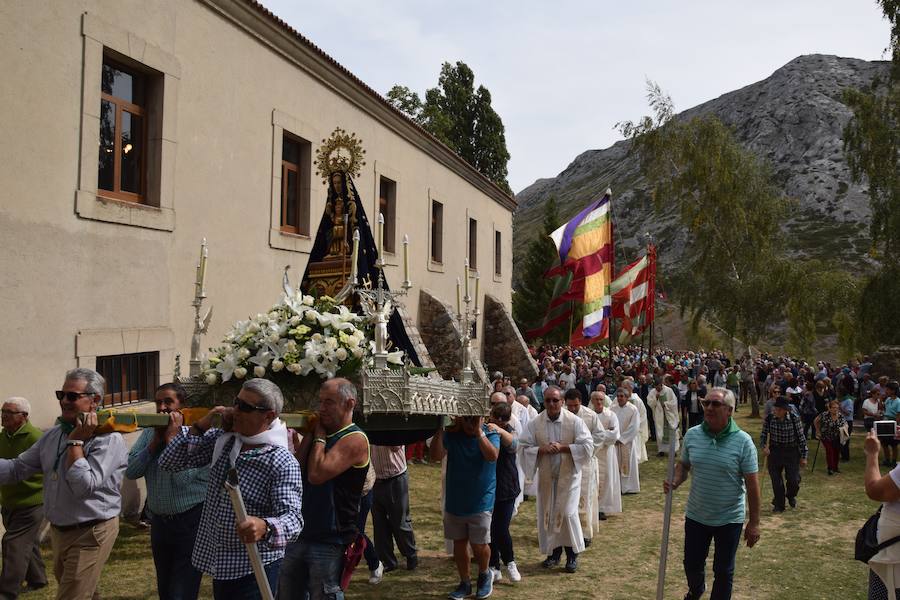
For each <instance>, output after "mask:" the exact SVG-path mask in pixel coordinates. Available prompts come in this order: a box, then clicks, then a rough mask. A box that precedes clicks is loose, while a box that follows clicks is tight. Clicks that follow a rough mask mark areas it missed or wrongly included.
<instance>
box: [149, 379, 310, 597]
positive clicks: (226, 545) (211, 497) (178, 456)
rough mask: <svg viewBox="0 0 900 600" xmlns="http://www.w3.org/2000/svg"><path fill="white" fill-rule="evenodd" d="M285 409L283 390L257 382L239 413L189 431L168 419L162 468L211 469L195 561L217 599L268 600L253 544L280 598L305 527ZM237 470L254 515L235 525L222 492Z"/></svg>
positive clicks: (246, 388)
mask: <svg viewBox="0 0 900 600" xmlns="http://www.w3.org/2000/svg"><path fill="white" fill-rule="evenodd" d="M283 407H284V397H283V396H282V394H281V390H280V389H279V388H278V386H277V385H275V384H274V383H273V382H272V381H269V380H268V379H259V378H257V379H250V380H248V381H245V382H244V384H243V385H242V386H241V391H240V392H239V393H238V395H237V398H235V400H234V406H233V407H224V406H216V407H215V408H213V409H212V410H211V411H210V412H209V414H207V415H206V416H205V417H203V418H202V419H200V420H199V421H197V422H196V423H194V424H193V425H192V426H191V427H190V429H188V430H187V431H185V430H184V429H183V428H182V424H183V422H184V417H183V416H182V414H181V413H180V412H177V411H176V412H172V413H170V414H169V428H168V429H167V430H166V434H165V442H166V449H165V450H163V452H162V454H161V455H160V457H159V466H160V467H161V468H162V469H164V470H166V471H172V472H174V471H183V470H185V469H192V468H193V469H196V468H202V467H206V466H207V465H208V466H209V485H208V486H207V489H206V500H205V501H204V503H203V510H202V513H201V516H200V526H199V527H198V529H197V538H196V542H195V543H194V551H193V554H192V555H191V562H192V563H193V565H194V567H196V568H197V569H199V570H200V571H202V572H204V573H208V574H210V575H212V578H213V596H214V597H215V598H228V599H240V600H255V599H258V598H261V594H260V590H259V586H258V584H257V582H256V578H255V577H254V574H253V567H252V565H251V564H250V558H249V556H248V553H247V548H246V546H245V545H246V544H250V543H256V547H257V548H258V549H259V555H260V558H261V559H262V563H263V565H264V567H265V573H266V578H267V579H268V580H269V586H270V587H271V589H272V591H273V592H275V591H276V589H277V584H278V574H279V569H280V567H281V563H282V559H283V558H284V552H285V547H286V546H287V544H288V542H291V541H293V540H294V539H296V538H297V536H298V535H299V533H300V530H301V529H302V528H303V516H302V514H301V511H300V504H301V491H302V490H301V482H300V466H299V465H298V464H297V461H296V460H295V459H294V457H293V455H292V454H291V452H290V450H288V431H287V428H286V427H285V425H284V423H283V422H282V421H281V419H279V418H278V416H279V415H280V414H281V410H282V408H283ZM216 418H218V419H221V424H220V425H219V426H213V419H216ZM232 467H233V468H234V469H236V470H237V474H238V480H239V481H240V487H241V494H242V495H243V498H244V503H245V504H246V507H247V515H248V517H247V519H246V520H245V521H243V522H242V523H239V524H237V525H236V526H235V520H236V517H235V514H234V508H233V507H232V504H231V500H230V499H229V497H228V494H226V493H225V491H224V489H223V488H224V485H225V479H226V477H227V476H228V472H229V471H230V470H231V468H232Z"/></svg>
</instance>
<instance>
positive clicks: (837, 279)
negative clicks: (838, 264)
mask: <svg viewBox="0 0 900 600" xmlns="http://www.w3.org/2000/svg"><path fill="white" fill-rule="evenodd" d="M793 270H794V272H793V273H792V274H791V275H790V277H789V279H790V281H792V282H802V283H801V285H800V286H796V285H795V286H792V289H791V291H790V292H789V293H787V294H786V295H785V296H784V297H785V298H786V300H787V301H786V302H785V311H786V314H787V317H788V341H787V351H788V352H790V353H791V354H792V355H795V356H801V357H804V358H806V359H808V360H810V359H813V358H815V357H814V356H813V354H812V353H813V344H814V343H815V342H816V340H817V339H818V338H819V335H820V333H826V332H827V333H831V332H836V333H837V337H838V350H839V353H840V357H841V359H843V360H849V359H850V358H852V357H853V356H855V355H856V349H857V345H858V337H859V336H858V333H859V328H858V327H857V326H855V325H854V321H855V309H856V305H857V303H858V302H859V294H860V289H859V281H858V279H857V278H856V277H854V276H853V275H851V274H850V273H847V272H846V271H834V270H831V269H829V266H828V265H827V264H825V263H823V262H821V261H810V262H807V263H798V264H797V265H796V266H795V267H794V269H793Z"/></svg>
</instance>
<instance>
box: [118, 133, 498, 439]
mask: <svg viewBox="0 0 900 600" xmlns="http://www.w3.org/2000/svg"><path fill="white" fill-rule="evenodd" d="M361 146H362V145H361V142H360V140H359V139H358V138H356V136H355V135H354V134H350V133H347V132H345V131H344V130H342V129H340V128H338V129H335V131H334V132H333V133H332V135H331V136H330V137H329V138H328V139H325V140H322V144H321V147H320V149H319V150H318V152H317V158H316V165H317V168H318V172H317V174H319V175H321V176H322V177H323V182H324V183H325V184H326V185H327V186H328V200H327V203H326V209H325V213H324V214H323V216H322V220H321V223H320V225H319V228H318V232H317V235H316V239H315V243H314V245H313V250H312V253H311V254H310V260H309V263H308V265H307V268H306V273H305V276H304V277H303V279H302V280H301V281H300V282H299V283H298V285H297V286H296V288H293V287H292V286H291V285H290V281H289V277H288V271H287V267H286V268H285V272H284V275H283V279H282V291H283V296H282V299H281V302H279V303H278V304H277V305H275V306H273V307H272V309H271V310H270V311H268V312H267V313H260V314H258V315H257V317H251V318H250V319H248V320H246V321H239V322H238V323H236V324H235V325H234V327H233V328H232V330H231V331H230V332H229V333H228V334H227V335H226V339H225V340H224V341H223V346H221V347H219V348H215V349H211V351H212V355H210V356H205V355H204V353H203V352H201V350H200V349H201V346H202V343H201V340H202V337H203V335H204V334H205V333H206V332H207V330H208V328H209V324H210V319H211V316H212V309H209V310H208V311H207V312H206V313H205V314H203V312H202V305H203V302H204V300H205V299H206V297H207V296H206V289H205V279H206V274H207V264H208V256H209V251H208V247H207V244H206V240H205V239H204V240H203V243H202V245H201V252H200V261H199V263H198V264H197V267H196V275H197V278H196V282H195V285H194V289H195V297H194V300H193V302H192V307H193V309H194V330H193V335H192V341H191V356H190V372H189V375H188V376H187V377H182V376H181V374H180V373H177V372H176V379H177V380H178V381H179V382H180V383H182V385H184V386H185V388H186V389H187V392H188V404H189V405H191V406H193V407H197V409H196V410H195V411H193V414H191V411H186V412H187V414H186V421H191V420H193V419H197V418H200V417H201V416H202V414H203V413H204V412H205V411H204V410H203V407H210V406H214V405H221V404H225V405H230V404H231V402H232V401H233V399H234V397H235V395H236V394H237V391H238V389H239V387H240V384H242V383H243V381H245V380H246V379H248V378H251V377H265V378H269V379H272V380H273V381H275V382H276V383H277V384H278V385H279V387H280V388H281V389H282V391H283V393H284V396H285V402H286V407H285V412H284V413H283V414H282V415H281V419H282V420H283V421H284V422H285V424H286V425H287V426H288V427H295V428H300V429H302V428H304V427H305V425H306V423H307V420H308V419H309V417H310V415H311V414H312V410H313V409H314V408H315V406H316V402H317V392H318V387H319V385H320V384H321V382H322V381H323V380H324V379H326V378H328V377H330V376H335V375H341V376H345V377H347V378H348V379H350V380H351V381H353V382H354V383H356V384H357V387H358V389H359V393H360V398H359V402H358V405H357V408H356V412H355V414H354V420H355V421H356V422H357V424H358V425H360V427H362V428H363V429H364V430H366V431H367V433H369V434H370V437H371V438H372V440H373V442H374V443H378V442H379V440H387V441H385V442H384V443H400V444H402V443H407V442H411V441H414V440H417V439H424V438H425V437H428V436H430V435H431V433H433V432H434V430H435V429H436V428H437V426H438V424H439V423H440V422H441V421H442V420H443V418H444V417H448V416H449V417H453V416H483V415H485V414H486V413H487V411H488V409H489V389H488V385H487V382H485V381H482V380H481V378H480V377H479V376H478V374H477V372H476V371H475V369H474V368H473V362H472V350H471V340H472V332H471V330H472V326H473V324H474V322H475V320H476V319H477V317H478V314H479V310H478V286H479V279H478V276H477V274H474V283H475V296H474V298H473V297H472V296H471V295H470V294H469V288H470V285H469V283H470V279H471V278H473V277H472V275H473V274H471V273H470V270H469V268H468V260H466V261H465V262H466V264H465V266H464V276H463V279H464V281H465V295H464V297H462V302H461V301H460V291H459V288H460V281H459V279H458V280H457V302H456V318H457V320H458V323H459V329H460V331H461V332H462V337H461V339H460V341H459V344H460V346H459V348H460V349H459V357H460V366H461V369H460V378H459V379H458V380H454V379H442V378H440V377H439V376H437V374H436V373H435V372H433V370H429V369H423V368H421V366H420V365H417V364H416V363H417V362H419V358H418V356H417V354H416V351H415V349H414V348H413V345H412V343H411V342H410V339H409V335H408V332H406V330H405V324H404V321H403V319H402V318H401V317H400V315H399V314H398V312H397V310H398V309H401V310H402V308H403V304H402V299H403V297H405V296H406V295H407V294H408V292H409V290H410V289H411V288H412V283H411V281H410V277H409V256H408V237H407V236H404V240H403V281H402V283H401V285H400V289H399V290H391V289H390V288H389V286H388V284H387V280H386V278H385V274H384V267H385V265H386V263H385V260H384V256H383V248H384V217H383V215H381V214H379V218H378V227H377V238H376V237H375V235H374V234H373V231H372V229H371V227H370V226H369V224H368V220H367V218H366V215H365V210H364V206H363V204H362V202H361V201H360V198H359V195H358V193H357V192H356V188H355V186H354V184H353V177H355V176H358V175H359V172H360V167H361V166H362V165H363V164H365V163H364V162H363V161H362V157H363V154H364V152H365V151H364V150H363V149H362V147H361ZM473 305H474V308H473ZM201 315H202V316H201ZM348 332H350V333H348ZM262 334H266V335H262ZM348 339H349V341H347V340H348ZM401 356H402V358H401ZM398 363H399V364H398ZM177 369H178V368H177V367H176V370H177ZM110 413H111V414H112V415H113V416H114V419H115V421H116V422H117V423H118V424H119V425H121V426H125V427H127V426H128V425H132V426H136V427H151V426H154V427H158V426H162V425H165V424H166V423H167V421H168V418H167V416H166V415H156V414H142V413H137V414H135V413H133V412H128V411H121V410H119V411H110Z"/></svg>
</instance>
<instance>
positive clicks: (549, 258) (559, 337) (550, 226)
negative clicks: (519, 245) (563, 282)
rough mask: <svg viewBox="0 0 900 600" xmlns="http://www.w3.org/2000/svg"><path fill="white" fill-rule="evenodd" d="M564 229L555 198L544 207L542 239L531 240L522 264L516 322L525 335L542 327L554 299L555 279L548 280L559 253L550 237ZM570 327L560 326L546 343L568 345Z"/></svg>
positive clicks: (514, 301) (514, 304) (515, 301)
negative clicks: (548, 271)
mask: <svg viewBox="0 0 900 600" xmlns="http://www.w3.org/2000/svg"><path fill="white" fill-rule="evenodd" d="M560 225H561V223H560V221H559V209H558V206H557V204H556V199H555V198H553V197H552V196H551V197H550V198H549V199H548V200H547V202H546V203H545V204H544V220H543V224H542V227H541V232H540V235H538V236H537V237H535V239H533V240H531V242H530V243H529V244H528V249H527V251H526V253H525V259H524V261H523V262H522V276H521V278H520V283H519V285H518V287H517V288H516V290H515V294H514V295H513V319H515V321H516V325H517V326H518V327H519V331H522V332H525V331H528V330H529V329H533V328H535V327H538V326H540V325H541V324H542V322H543V319H544V315H545V314H546V312H547V306H548V305H549V304H550V299H551V297H552V296H553V284H554V281H555V279H549V278H547V277H545V276H544V273H546V272H547V270H548V269H550V268H551V267H553V266H555V265H557V264H558V263H559V253H558V252H557V250H556V245H555V244H554V243H553V240H551V239H550V237H549V234H550V233H552V232H553V231H555V230H556V229H557V228H558V227H559V226H560ZM568 339H569V331H568V326H560V327H558V328H557V329H556V330H554V331H552V332H551V333H550V334H548V335H547V336H545V340H547V341H552V342H565V341H567V340H568Z"/></svg>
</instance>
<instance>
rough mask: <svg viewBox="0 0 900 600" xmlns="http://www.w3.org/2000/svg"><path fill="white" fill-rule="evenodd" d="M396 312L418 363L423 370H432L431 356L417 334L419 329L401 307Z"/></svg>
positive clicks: (419, 334)
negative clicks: (417, 357) (417, 356)
mask: <svg viewBox="0 0 900 600" xmlns="http://www.w3.org/2000/svg"><path fill="white" fill-rule="evenodd" d="M396 310H397V312H398V313H399V314H400V318H401V319H402V320H403V326H404V327H405V328H406V335H408V336H409V341H410V342H412V345H413V348H414V349H415V351H416V354H418V355H419V361H420V362H421V363H422V366H423V367H425V368H434V366H435V364H434V361H432V360H431V354H430V353H429V352H428V347H427V346H426V345H425V341H424V340H423V339H422V334H421V333H419V328H418V327H416V324H415V323H413V320H412V319H411V318H410V316H409V313H408V312H407V311H406V309H405V308H404V307H403V306H398V307H397V309H396Z"/></svg>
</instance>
